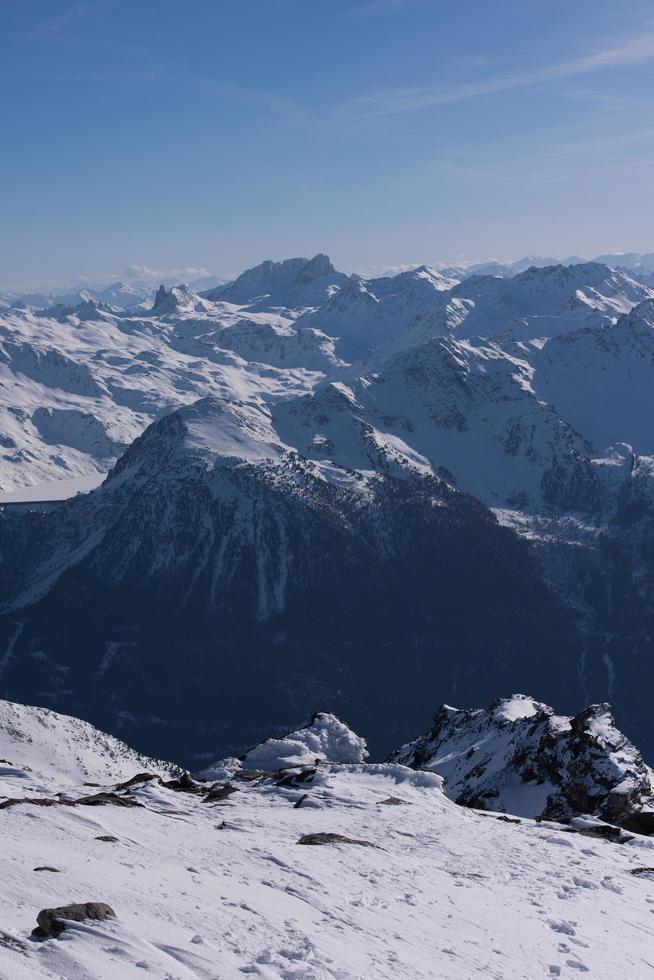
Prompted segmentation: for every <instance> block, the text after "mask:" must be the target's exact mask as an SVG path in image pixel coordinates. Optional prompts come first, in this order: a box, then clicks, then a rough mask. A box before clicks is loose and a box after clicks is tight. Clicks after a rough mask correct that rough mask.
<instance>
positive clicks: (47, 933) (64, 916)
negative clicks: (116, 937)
mask: <svg viewBox="0 0 654 980" xmlns="http://www.w3.org/2000/svg"><path fill="white" fill-rule="evenodd" d="M115 918H116V913H115V912H114V910H113V909H112V908H111V906H110V905H107V904H106V903H105V902H82V903H80V904H74V905H61V906H60V907H59V908H55V909H41V911H40V912H39V914H38V915H37V917H36V921H37V922H38V926H37V928H36V929H34V930H33V932H32V935H33V936H37V937H38V938H40V939H48V938H50V937H52V936H58V935H59V934H60V933H62V932H63V931H64V929H65V928H66V922H67V921H68V922H84V921H86V920H87V919H91V920H93V921H96V922H103V921H104V920H105V919H115Z"/></svg>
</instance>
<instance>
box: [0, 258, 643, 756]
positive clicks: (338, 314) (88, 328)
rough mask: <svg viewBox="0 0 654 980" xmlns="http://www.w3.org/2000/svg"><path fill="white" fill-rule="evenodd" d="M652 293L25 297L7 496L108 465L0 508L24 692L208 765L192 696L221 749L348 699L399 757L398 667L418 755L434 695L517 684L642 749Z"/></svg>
mask: <svg viewBox="0 0 654 980" xmlns="http://www.w3.org/2000/svg"><path fill="white" fill-rule="evenodd" d="M449 271H450V272H451V271H452V270H449ZM130 281H131V280H130ZM653 304H654V298H653V294H652V291H651V290H649V289H648V288H647V287H646V286H644V285H643V284H642V283H639V282H637V281H636V280H635V279H633V278H631V277H630V276H629V275H626V274H625V273H624V272H621V271H619V270H612V269H609V268H607V267H606V266H603V265H601V264H598V263H580V264H577V265H572V266H569V267H566V266H561V265H558V266H554V267H548V266H546V267H543V268H536V267H535V266H533V265H532V266H530V267H529V268H528V269H527V270H525V271H522V272H519V271H515V274H514V275H512V277H511V278H508V277H498V276H491V275H483V276H482V275H473V276H468V277H467V278H465V279H463V280H461V281H460V282H459V281H458V280H457V279H456V277H452V276H450V275H449V273H448V274H446V273H445V272H444V271H443V270H441V271H438V270H434V269H430V268H427V267H419V268H417V269H413V270H411V271H408V272H403V273H400V274H399V275H397V276H385V277H377V278H364V277H361V276H346V275H344V274H342V273H339V272H338V271H336V270H335V269H334V268H333V266H332V264H331V262H330V261H329V259H327V257H326V256H323V255H317V256H315V257H314V258H313V259H291V260H287V261H286V262H281V263H272V262H266V263H263V264H262V265H261V266H258V267H256V268H255V269H252V270H249V271H248V272H246V273H244V274H243V276H241V277H239V278H238V279H236V280H235V281H234V282H233V283H231V284H229V285H227V286H220V287H218V288H216V289H210V290H208V291H203V292H202V295H201V294H200V293H199V292H198V291H197V290H196V289H194V288H193V287H192V286H191V285H184V284H179V285H176V286H170V285H168V286H166V285H163V286H162V287H161V288H160V289H159V290H158V292H157V293H156V294H155V295H154V296H153V297H152V298H151V300H150V301H148V302H143V303H141V304H140V305H139V306H137V307H132V308H130V309H127V310H118V309H116V308H115V307H114V306H111V305H110V304H108V303H106V302H100V301H98V300H96V299H85V300H84V302H82V303H80V304H79V305H77V306H76V307H74V308H71V307H68V306H63V305H57V306H55V307H52V308H50V309H48V310H46V311H45V312H44V311H40V312H39V311H34V310H30V309H10V310H5V311H3V312H2V313H1V314H0V385H1V388H0V394H1V397H0V484H1V486H2V489H3V490H5V491H7V492H9V493H12V494H13V496H12V497H11V498H10V500H9V502H12V501H15V500H16V499H19V498H17V496H16V494H17V492H18V493H19V492H20V490H19V489H17V488H20V487H26V488H27V490H26V491H25V493H26V494H28V493H29V494H30V495H31V498H32V499H37V498H38V489H37V487H38V485H41V486H42V490H41V497H42V499H46V500H50V499H56V498H59V497H62V496H64V493H62V492H58V489H59V488H60V487H61V484H62V483H63V484H64V485H65V486H66V487H71V489H74V488H75V487H78V488H80V487H82V486H84V487H88V486H89V484H88V482H84V483H81V482H78V481H89V480H91V481H92V480H97V481H100V480H102V478H103V477H104V476H106V475H107V474H110V475H109V478H108V479H107V480H106V482H105V483H104V485H103V486H101V487H100V488H99V489H97V490H95V491H94V492H93V493H92V494H90V495H87V496H80V497H78V498H76V499H74V500H70V501H67V502H62V503H60V504H58V505H57V506H56V507H55V506H54V505H53V506H49V507H46V506H43V507H34V506H32V505H31V504H30V505H28V506H26V507H24V508H22V509H21V508H15V507H11V508H10V507H6V508H5V507H2V509H0V557H1V559H2V562H3V572H4V574H3V577H2V581H1V582H0V592H1V599H2V602H3V607H2V613H0V672H2V678H3V683H4V684H5V685H6V690H7V691H8V692H10V693H11V695H12V696H14V697H16V698H18V699H22V700H29V699H30V696H32V695H33V692H34V691H38V692H40V693H39V696H40V697H41V698H42V703H44V704H48V705H50V706H53V707H57V708H59V709H63V710H66V711H72V712H78V713H83V714H85V716H86V717H92V718H98V719H102V721H103V724H105V725H106V727H108V728H109V729H111V730H112V731H119V730H122V729H121V728H120V726H123V725H124V726H125V731H126V732H127V733H128V734H129V735H130V737H133V738H134V739H135V740H136V742H137V744H139V745H140V746H142V747H143V748H145V749H146V750H147V751H149V752H151V753H155V754H165V752H166V751H167V747H168V746H169V745H170V744H171V743H172V742H173V741H175V743H176V744H178V745H180V746H182V749H181V750H180V751H184V752H187V751H188V752H189V753H190V752H191V751H196V747H193V749H191V738H190V729H191V725H192V719H193V718H194V717H195V714H196V709H197V705H198V704H202V705H203V706H204V710H205V711H206V712H207V713H208V714H209V715H211V714H215V715H216V717H215V718H211V719H210V721H208V722H207V729H206V732H205V736H206V738H204V739H203V743H206V742H207V741H210V740H211V739H214V740H217V739H218V737H219V735H218V731H219V729H221V726H222V729H221V730H222V736H221V737H222V744H223V745H224V747H225V749H226V750H227V749H228V748H229V747H230V746H232V747H233V746H234V745H235V743H237V742H238V743H241V742H252V741H254V737H255V734H259V733H258V732H257V733H255V732H254V731H253V726H254V721H255V719H257V720H258V723H259V725H261V726H262V728H263V729H264V731H263V734H266V733H267V734H273V733H274V731H275V729H278V727H279V726H283V727H284V729H288V728H290V727H292V726H293V725H294V724H297V723H299V721H300V720H301V717H303V716H305V715H306V714H307V713H310V712H311V711H314V710H318V709H319V708H321V707H327V708H329V709H333V710H338V711H341V710H342V711H343V713H344V714H346V715H347V716H348V717H349V716H350V715H351V716H352V717H353V718H354V719H355V721H357V722H358V721H359V720H363V721H365V722H366V724H367V725H368V727H369V729H370V730H371V731H372V742H371V744H372V745H373V746H375V747H376V748H375V750H378V749H379V747H380V746H381V747H382V748H383V749H384V750H386V751H388V750H390V748H391V747H392V745H389V744H383V726H382V724H381V721H380V720H379V719H377V720H374V718H373V720H372V721H371V720H370V719H371V717H373V716H374V714H375V712H374V708H373V706H372V705H371V704H369V703H366V701H367V700H368V701H369V698H368V692H367V691H366V684H368V683H369V672H370V670H371V669H372V667H373V665H375V671H376V677H377V681H376V683H377V684H378V687H377V688H376V695H377V697H378V698H379V699H380V702H381V703H382V704H384V705H386V706H387V707H388V708H389V709H390V706H391V705H392V704H395V706H396V709H397V715H398V717H399V719H400V720H399V721H398V729H397V732H396V736H397V737H396V738H395V742H399V741H400V740H401V738H403V737H409V736H410V735H412V734H413V731H411V730H407V726H408V724H409V720H410V719H409V706H410V705H411V704H412V698H414V697H415V688H416V685H419V686H420V685H422V686H424V683H425V681H426V680H428V681H429V683H430V684H432V689H434V688H435V687H436V686H438V689H439V690H440V691H441V692H442V693H441V698H442V699H443V700H458V699H459V698H460V697H465V699H466V700H470V701H471V702H472V701H473V700H477V699H479V700H488V699H489V698H490V697H491V696H493V695H494V694H495V693H496V687H495V686H492V685H496V684H497V683H498V682H499V680H500V679H501V681H502V684H503V685H505V686H508V687H516V686H519V687H522V688H524V689H536V688H538V689H539V690H542V691H543V692H544V693H545V694H546V695H547V696H548V697H550V699H551V700H553V701H554V700H557V702H558V703H561V704H562V705H563V707H564V708H565V709H566V710H569V711H572V710H573V708H574V706H575V704H576V703H577V700H579V701H581V700H583V701H584V703H588V702H589V701H598V702H601V701H604V700H607V699H609V698H610V699H611V700H613V701H614V703H615V708H616V712H617V715H618V721H619V723H620V725H621V726H623V727H624V728H625V729H626V730H627V731H628V732H629V733H630V735H633V736H634V737H636V738H637V740H638V741H640V742H642V744H643V745H645V747H646V748H647V747H648V746H649V744H650V743H649V741H648V739H650V737H651V733H650V734H648V732H649V728H648V722H647V718H646V712H645V711H644V709H643V708H642V704H641V702H640V701H639V691H640V688H639V685H638V684H637V683H636V681H635V678H636V677H637V676H638V677H641V680H642V679H643V678H645V679H646V678H648V677H649V676H650V672H651V670H652V669H654V668H651V667H650V664H651V663H654V659H653V658H652V657H651V639H650V638H651V636H652V635H654V570H653V566H652V558H651V555H652V553H653V552H652V550H651V549H652V547H653V546H654V545H653V542H654V448H653V446H652V438H651V426H650V424H649V416H650V415H651V411H650V409H651V407H652V406H651V404H650V403H651V391H652V386H651V376H652V370H653V361H654V342H653V338H654V314H653V313H652V307H653ZM52 484H55V486H54V487H53V486H52ZM68 492H70V491H68ZM490 508H492V510H491V509H490ZM496 517H497V518H498V519H499V521H500V524H501V526H498V523H497V521H496ZM72 623H74V625H71V624H72ZM307 636H310V637H311V640H310V644H309V646H310V651H309V650H308V649H307ZM216 637H218V638H219V639H218V640H216ZM2 644H4V650H5V652H4V653H3V652H2V649H3V647H2ZM216 644H218V651H217V648H216ZM380 649H381V650H383V651H384V652H383V654H380V652H379V651H380ZM552 650H555V651H556V652H555V653H554V654H553V653H552V652H551V651H552ZM353 651H354V652H353ZM42 655H43V656H42ZM552 657H554V658H555V659H556V662H557V664H558V668H557V672H555V674H554V675H553V676H552V672H551V663H552ZM380 658H381V659H380ZM103 664H105V665H106V667H102V665H103ZM404 664H409V665H410V667H408V668H407V670H406V672H405V674H404V676H402V679H401V681H400V682H399V683H398V681H397V675H398V672H400V673H402V669H401V668H402V665H404ZM653 680H654V678H653ZM226 685H227V687H226ZM235 689H236V690H238V691H239V692H240V693H239V694H238V696H237V697H234V694H233V691H234V690H235ZM247 690H249V691H251V692H252V693H253V698H252V701H251V703H250V704H249V705H247V704H246V701H247V698H246V694H245V692H246V691H247ZM145 691H147V699H148V702H149V707H148V708H147V709H146V708H144V697H145V695H144V692H145ZM216 691H218V693H216ZM270 691H275V698H270V697H269V696H268V695H269V692H270ZM212 696H213V698H214V701H215V699H216V698H217V699H218V703H219V705H220V710H219V711H218V712H216V710H215V704H214V705H213V706H211V704H210V702H211V697H212ZM420 698H421V700H420V707H419V710H421V711H422V715H421V716H420V717H421V718H422V719H423V720H424V723H425V724H426V722H427V718H428V716H429V712H430V710H431V704H430V698H429V697H428V694H427V692H426V691H425V693H424V694H422V693H421V694H420ZM180 699H181V707H180ZM275 699H277V700H275ZM412 710H413V711H415V710H416V709H415V706H414V707H413V708H412ZM96 712H98V713H97V714H96ZM217 715H220V716H221V718H222V719H223V720H222V721H221V722H219V721H218V718H217ZM298 715H299V716H298ZM161 719H164V720H165V722H166V724H165V725H164V724H162V723H161ZM414 723H415V715H414ZM239 726H244V729H241V728H240V727H239ZM205 748H206V744H204V747H203V748H202V749H200V750H197V751H204V749H205Z"/></svg>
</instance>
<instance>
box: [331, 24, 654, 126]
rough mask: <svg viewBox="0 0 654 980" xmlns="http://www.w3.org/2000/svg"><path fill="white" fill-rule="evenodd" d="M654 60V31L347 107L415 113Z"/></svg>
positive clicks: (379, 112)
mask: <svg viewBox="0 0 654 980" xmlns="http://www.w3.org/2000/svg"><path fill="white" fill-rule="evenodd" d="M652 60H654V31H651V30H649V31H646V32H644V33H642V34H638V35H635V36H632V37H628V38H625V39H624V40H623V41H622V42H621V43H620V44H617V45H614V46H612V47H604V48H599V49H597V50H596V51H591V52H589V53H587V54H584V55H581V56H579V57H577V58H571V59H567V60H564V61H560V62H557V63H555V64H551V65H545V66H544V67H542V68H537V69H533V70H530V71H523V72H515V73H512V74H508V75H498V76H495V77H492V78H484V79H481V80H479V81H475V82H465V83H463V84H461V85H458V86H454V87H451V88H411V89H409V88H407V89H393V90H390V91H386V92H379V93H377V94H373V95H368V96H359V97H357V98H354V99H350V100H349V101H348V103H346V106H345V107H344V108H345V109H346V110H348V111H350V112H354V113H358V114H364V115H387V114H392V113H399V112H415V111H417V110H419V109H429V108H431V107H433V106H438V105H447V104H449V103H452V102H461V101H463V100H465V99H474V98H478V97H480V96H485V95H494V94H496V93H499V92H509V91H513V90H514V89H521V88H529V87H532V86H535V85H542V84H544V83H547V82H556V81H562V80H565V79H568V78H574V77H577V76H580V75H588V74H591V73H592V72H597V71H602V70H604V69H609V68H619V67H623V66H627V65H636V64H642V63H644V62H647V61H652Z"/></svg>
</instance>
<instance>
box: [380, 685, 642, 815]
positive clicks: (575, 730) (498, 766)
mask: <svg viewBox="0 0 654 980" xmlns="http://www.w3.org/2000/svg"><path fill="white" fill-rule="evenodd" d="M389 761H392V762H400V763H402V764H403V765H408V766H410V767H411V768H414V769H426V770H429V771H432V772H436V773H438V774H439V775H441V776H443V778H444V780H445V793H446V794H447V795H448V796H449V797H450V798H451V799H453V800H455V802H457V803H460V804H461V805H463V806H470V807H477V808H479V809H485V810H500V811H506V812H509V813H515V814H519V815H522V816H529V817H542V818H546V819H552V820H562V819H568V818H570V817H575V816H578V815H580V814H591V815H594V816H597V817H600V818H601V819H602V820H605V821H607V822H609V823H613V824H619V825H625V824H626V823H628V822H629V821H632V822H633V821H634V818H635V817H636V816H638V817H639V819H640V821H641V826H645V824H646V822H647V820H648V819H650V818H649V817H648V816H647V814H648V813H651V817H652V818H654V773H653V772H652V770H651V769H650V768H649V766H647V765H646V763H645V761H644V760H643V757H642V756H641V754H640V752H639V751H638V749H636V748H635V746H633V745H632V744H631V742H630V741H629V740H628V739H627V738H626V736H624V735H623V734H622V733H621V732H620V731H618V729H617V728H616V725H615V722H614V720H613V716H612V714H611V708H610V705H608V704H596V705H591V706H590V707H589V708H586V710H585V711H582V712H580V713H579V714H578V715H575V716H574V717H571V718H570V717H564V716H559V715H555V714H554V711H553V709H552V708H550V707H548V705H546V704H542V703H541V702H539V701H534V700H533V699H532V698H529V697H527V696H525V695H522V694H517V695H513V696H512V697H510V698H498V699H497V700H496V701H493V702H492V703H491V704H490V705H489V706H488V708H477V709H470V710H458V709H456V708H452V707H450V706H449V705H442V706H441V707H440V708H439V709H438V711H437V713H436V716H435V719H434V725H433V727H432V728H431V729H430V730H429V731H428V732H427V733H426V734H425V735H423V736H421V737H420V738H417V739H415V740H414V741H413V742H409V743H407V744H406V745H403V746H402V747H401V748H400V749H398V750H397V751H395V752H393V753H391V755H390V756H389ZM641 832H642V831H641Z"/></svg>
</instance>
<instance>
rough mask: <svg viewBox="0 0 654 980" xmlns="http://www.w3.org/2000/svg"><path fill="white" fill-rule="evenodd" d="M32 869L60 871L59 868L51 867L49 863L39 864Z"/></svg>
mask: <svg viewBox="0 0 654 980" xmlns="http://www.w3.org/2000/svg"><path fill="white" fill-rule="evenodd" d="M32 870H33V871H56V872H57V873H59V868H51V867H50V866H49V865H47V864H43V865H39V867H38V868H33V869H32Z"/></svg>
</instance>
